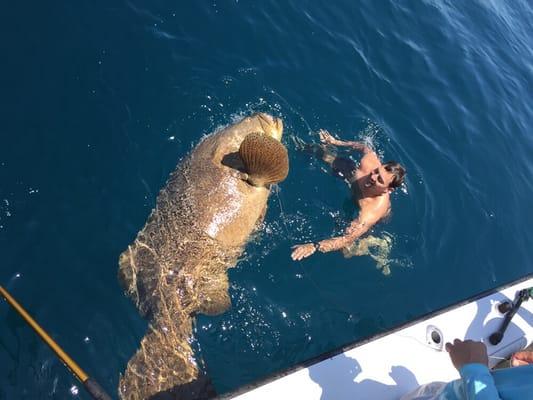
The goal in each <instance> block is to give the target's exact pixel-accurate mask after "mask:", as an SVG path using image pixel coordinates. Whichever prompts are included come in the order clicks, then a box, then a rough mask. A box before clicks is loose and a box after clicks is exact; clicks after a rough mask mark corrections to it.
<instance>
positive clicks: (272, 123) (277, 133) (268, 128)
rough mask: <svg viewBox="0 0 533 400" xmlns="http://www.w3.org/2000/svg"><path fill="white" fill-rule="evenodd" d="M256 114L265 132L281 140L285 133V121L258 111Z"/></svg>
mask: <svg viewBox="0 0 533 400" xmlns="http://www.w3.org/2000/svg"><path fill="white" fill-rule="evenodd" d="M255 116H256V117H257V120H258V121H259V124H260V125H261V128H262V129H263V132H265V134H267V135H269V136H271V137H273V138H274V139H276V140H277V141H278V142H281V136H282V135H283V122H282V121H281V119H280V118H277V117H273V116H272V115H269V114H266V113H257V114H256V115H255Z"/></svg>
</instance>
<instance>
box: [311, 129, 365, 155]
mask: <svg viewBox="0 0 533 400" xmlns="http://www.w3.org/2000/svg"><path fill="white" fill-rule="evenodd" d="M318 136H320V141H321V142H322V143H324V144H330V145H333V146H339V147H350V148H351V149H354V150H357V151H360V152H361V153H363V154H368V153H373V152H374V150H372V149H371V148H370V147H368V146H367V145H366V144H364V143H363V142H354V141H344V140H339V139H336V138H334V137H333V135H331V133H329V132H328V131H326V130H323V129H322V130H320V131H319V132H318Z"/></svg>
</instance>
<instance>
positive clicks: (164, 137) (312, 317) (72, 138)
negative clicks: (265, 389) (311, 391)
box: [0, 0, 533, 400]
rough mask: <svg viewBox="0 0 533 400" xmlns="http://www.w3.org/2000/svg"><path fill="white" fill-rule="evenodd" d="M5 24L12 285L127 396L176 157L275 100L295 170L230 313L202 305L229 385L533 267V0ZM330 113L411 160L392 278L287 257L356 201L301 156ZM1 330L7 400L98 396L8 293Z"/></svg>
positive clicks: (264, 7)
mask: <svg viewBox="0 0 533 400" xmlns="http://www.w3.org/2000/svg"><path fill="white" fill-rule="evenodd" d="M0 26H1V28H0V32H1V35H0V43H1V46H0V48H1V49H2V52H1V54H2V57H1V62H0V135H1V136H0V138H1V142H0V254H1V264H0V265H1V266H0V284H1V285H2V286H4V287H6V288H7V289H8V290H10V291H11V292H12V294H13V295H14V296H15V297H16V298H17V299H18V300H19V301H20V302H21V303H22V304H23V305H24V306H25V307H26V308H27V309H28V310H29V311H30V313H31V314H32V315H33V316H34V317H35V318H36V319H37V320H38V321H39V322H40V323H41V324H42V325H43V327H44V328H45V329H47V330H48V331H49V333H50V334H51V335H52V336H53V337H54V338H55V339H56V340H57V341H58V342H59V343H60V345H61V346H62V347H63V348H64V349H65V350H66V351H67V352H68V353H69V354H70V355H71V356H72V357H73V358H74V359H75V360H76V361H77V362H78V363H79V364H80V365H81V366H82V368H84V369H85V370H86V371H87V372H88V373H89V374H90V375H91V376H93V377H94V378H96V379H97V380H98V381H99V382H100V383H101V384H102V386H104V387H105V388H106V389H107V390H108V391H109V392H110V393H112V394H113V395H114V396H116V388H117V384H118V379H119V374H120V373H121V372H123V371H124V369H125V366H126V363H127V362H128V360H129V358H130V357H131V356H132V355H133V354H134V352H135V351H136V349H137V348H138V345H139V342H140V339H141V338H142V336H143V335H144V332H145V330H146V328H147V323H146V321H145V320H143V318H142V317H141V316H139V314H138V312H137V310H136V309H135V307H134V306H133V304H132V303H131V302H130V300H129V299H127V298H126V297H125V295H124V294H123V293H122V290H121V288H120V287H119V284H118V282H117V268H118V256H119V254H120V253H121V252H122V251H123V250H124V249H125V248H126V246H127V245H128V244H129V243H130V242H131V241H132V240H133V239H134V237H135V235H136V234H137V232H138V231H139V230H140V229H141V228H142V227H143V225H144V223H145V221H146V218H147V217H148V215H149V213H150V211H151V209H152V208H153V207H154V205H155V199H156V197H157V193H158V192H159V190H160V189H161V188H162V187H163V186H164V184H165V181H166V179H167V177H168V175H169V173H170V172H171V171H172V170H173V169H174V168H175V166H176V164H177V163H178V161H179V160H180V159H181V158H182V157H184V155H186V154H187V153H188V152H189V151H190V150H191V148H192V147H193V146H194V145H195V144H197V143H198V142H199V140H200V139H201V137H202V136H203V135H205V134H208V133H210V132H212V131H214V130H216V129H217V128H219V127H221V126H223V125H226V124H228V123H230V122H232V121H235V120H236V119H238V118H239V117H240V116H245V115H248V114H250V113H252V112H255V111H265V112H269V113H272V114H274V115H276V116H279V117H281V118H283V121H284V123H285V136H284V143H285V144H286V145H287V146H288V148H289V154H290V163H291V171H290V174H289V177H288V178H287V180H286V181H284V182H282V183H281V184H280V185H279V187H277V188H275V190H274V191H273V193H272V196H271V198H270V202H269V210H268V213H267V217H266V221H265V226H264V227H263V229H262V232H261V233H260V234H258V235H256V236H254V237H253V238H252V240H251V242H250V243H249V245H248V246H247V248H246V254H245V256H243V259H242V260H241V261H240V262H239V263H238V265H237V266H236V267H235V268H234V269H231V270H230V271H229V277H230V280H231V297H232V302H233V305H232V308H231V309H230V310H229V311H227V312H226V313H225V314H223V315H220V316H217V317H205V316H200V317H199V318H198V319H197V325H196V333H195V341H196V347H197V348H198V354H197V356H198V359H199V360H200V361H201V363H202V365H203V368H204V369H205V370H206V372H207V373H208V374H209V375H210V376H211V378H212V380H213V382H214V384H215V387H216V389H217V391H218V392H219V393H224V392H227V391H230V390H233V389H235V388H237V387H238V386H240V385H243V384H247V383H250V382H252V381H255V380H257V379H260V378H262V377H265V376H267V375H269V374H271V373H273V372H275V371H278V370H281V369H284V368H287V367H289V366H291V365H293V364H295V363H297V362H300V361H303V360H307V359H309V358H312V357H315V356H317V355H319V354H321V353H323V352H326V351H330V350H333V349H336V348H338V347H340V346H343V345H345V344H347V343H351V342H353V341H356V340H360V339H363V338H365V337H368V336H370V335H373V334H376V333H378V332H383V331H385V330H387V329H389V328H391V327H393V326H397V325H398V324H401V323H403V322H406V321H409V320H411V319H413V318H416V317H417V316H420V315H422V314H424V313H427V312H430V311H432V310H435V309H437V308H440V307H443V306H446V305H449V304H451V303H454V302H457V301H459V300H462V299H465V298H467V297H469V296H472V295H474V294H476V293H479V292H481V291H483V290H487V289H489V288H493V287H496V286H498V285H501V284H504V283H507V282H509V281H511V280H513V279H516V278H519V277H521V276H523V275H525V274H527V273H531V272H532V270H533V254H532V252H531V248H532V243H533V230H532V229H531V226H533V209H532V207H531V204H532V203H531V198H532V196H533V131H532V125H533V6H532V3H531V2H530V1H528V0H471V1H462V2H458V1H451V0H419V1H385V0H382V1H374V0H367V1H348V0H337V1H332V2H323V1H304V0H301V1H295V0H293V1H287V0H286V1H271V0H270V1H267V0H265V1H252V0H232V1H230V0H226V1H221V0H210V1H189V2H177V1H168V0H156V1H146V0H144V1H141V0H129V1H103V0H97V1H88V0H81V1H77V2H68V1H53V2H25V1H22V2H19V1H13V2H4V4H3V5H2V7H1V12H0ZM319 129H327V130H329V131H330V132H332V133H333V134H335V135H337V136H338V137H339V138H342V139H345V140H356V139H357V140H358V139H364V140H367V141H371V142H372V143H373V145H374V146H375V148H376V149H377V150H378V152H379V154H380V155H381V156H382V157H383V158H384V159H386V160H388V159H394V160H397V161H399V162H401V163H402V164H404V165H405V166H406V168H407V170H408V175H407V180H406V185H405V187H404V188H402V190H397V191H396V192H395V193H394V195H393V197H392V209H393V213H392V217H391V218H390V219H389V220H388V221H387V222H386V223H383V224H380V225H379V226H377V227H376V229H375V230H374V233H373V234H375V235H378V236H379V235H387V236H389V237H390V238H392V243H393V246H392V251H391V254H390V257H391V259H392V260H391V264H390V269H391V274H390V275H389V276H385V275H383V274H382V272H381V271H380V270H378V269H377V268H376V263H375V262H374V260H373V259H372V258H370V257H367V256H365V257H353V258H344V257H343V256H342V254H341V253H328V254H318V255H314V256H313V257H311V258H309V259H307V260H305V261H303V262H299V263H296V262H293V261H292V260H291V259H290V257H289V256H290V247H291V246H293V245H295V244H298V243H302V242H305V241H309V240H318V239H324V238H328V237H330V236H332V235H334V234H338V233H339V232H341V231H342V229H343V228H345V227H346V225H347V224H348V223H349V222H350V220H351V219H352V218H354V216H355V215H356V212H357V210H356V208H355V207H354V206H353V204H351V201H350V196H349V192H348V189H347V188H346V186H345V185H344V183H343V182H342V181H340V180H338V179H335V178H334V177H333V176H331V175H329V174H328V173H327V171H324V169H323V168H322V166H321V164H320V163H319V162H318V161H317V160H314V159H312V158H311V157H310V156H309V154H305V153H303V152H298V151H297V150H296V146H295V139H298V140H303V141H306V142H317V141H318V137H317V135H316V132H317V131H318V130H319ZM354 156H355V158H354V159H355V160H357V155H354ZM0 327H1V328H0V399H2V400H4V399H5V400H7V399H9V400H11V399H49V398H53V399H72V398H81V399H88V396H87V395H86V394H85V392H84V391H83V388H81V387H80V385H79V383H78V382H77V381H76V379H75V378H74V377H72V376H71V375H70V373H69V372H68V371H67V370H66V369H65V368H64V366H63V365H62V364H61V362H59V361H58V360H57V359H56V357H55V356H54V354H53V353H52V352H51V351H50V350H49V349H48V347H46V346H45V345H44V344H43V343H42V342H41V341H40V340H39V339H38V338H37V337H36V336H35V334H34V333H33V332H32V331H31V330H30V329H29V328H28V327H27V326H26V325H25V324H24V323H23V322H22V320H21V319H20V318H19V317H18V316H17V315H16V314H15V313H14V312H13V311H11V310H10V309H9V308H8V306H7V304H6V303H5V302H1V303H0Z"/></svg>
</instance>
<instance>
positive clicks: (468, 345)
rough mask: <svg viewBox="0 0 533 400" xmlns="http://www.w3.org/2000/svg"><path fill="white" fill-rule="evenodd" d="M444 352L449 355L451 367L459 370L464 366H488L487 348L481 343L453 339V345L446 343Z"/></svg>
mask: <svg viewBox="0 0 533 400" xmlns="http://www.w3.org/2000/svg"><path fill="white" fill-rule="evenodd" d="M446 351H447V352H448V353H450V359H451V360H452V364H453V366H454V367H455V368H456V369H457V370H460V369H461V368H462V367H463V365H465V364H472V363H476V364H483V365H486V366H488V365H489V357H488V355H487V347H486V346H485V345H484V344H483V343H481V342H474V341H472V340H465V341H464V342H463V341H461V340H459V339H455V340H454V341H453V344H451V343H446Z"/></svg>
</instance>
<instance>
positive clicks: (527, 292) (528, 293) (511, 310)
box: [489, 287, 533, 346]
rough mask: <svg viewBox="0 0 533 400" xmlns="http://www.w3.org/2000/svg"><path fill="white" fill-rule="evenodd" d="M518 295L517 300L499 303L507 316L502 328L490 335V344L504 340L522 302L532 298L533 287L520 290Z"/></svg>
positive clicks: (501, 310)
mask: <svg viewBox="0 0 533 400" xmlns="http://www.w3.org/2000/svg"><path fill="white" fill-rule="evenodd" d="M516 297H517V299H516V301H515V302H511V301H505V302H503V303H501V304H499V305H498V310H499V311H500V312H501V313H502V314H503V313H505V318H504V320H503V322H502V324H501V326H500V329H498V330H497V331H496V332H494V333H493V334H492V335H490V337H489V341H490V344H492V345H494V346H495V345H497V344H498V343H500V342H501V341H502V339H503V335H504V334H505V330H506V329H507V327H508V326H509V323H510V322H511V319H512V318H513V317H514V315H515V314H516V312H517V311H518V309H519V308H520V306H521V305H522V303H523V302H524V301H527V300H529V299H530V298H533V287H530V288H527V289H522V290H519V291H518V293H517V296H516Z"/></svg>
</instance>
